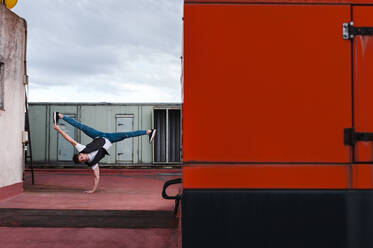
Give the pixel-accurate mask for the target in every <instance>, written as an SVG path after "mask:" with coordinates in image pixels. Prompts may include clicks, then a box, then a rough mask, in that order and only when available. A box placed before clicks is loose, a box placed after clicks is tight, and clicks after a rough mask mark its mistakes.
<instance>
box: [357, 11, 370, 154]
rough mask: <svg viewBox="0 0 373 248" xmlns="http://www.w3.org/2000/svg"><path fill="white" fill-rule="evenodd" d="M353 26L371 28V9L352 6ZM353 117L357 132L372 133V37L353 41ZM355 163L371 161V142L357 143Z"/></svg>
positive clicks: (359, 37) (358, 37) (358, 38)
mask: <svg viewBox="0 0 373 248" xmlns="http://www.w3.org/2000/svg"><path fill="white" fill-rule="evenodd" d="M353 21H354V25H355V26H362V27H371V26H373V7H372V6H370V7H369V6H354V7H353ZM353 42H354V54H355V57H354V61H355V62H354V72H355V73H354V74H355V77H354V105H355V108H354V110H355V111H354V115H355V129H356V131H358V132H373V97H372V92H373V83H372V82H373V70H372V68H373V37H370V36H364V37H361V36H357V37H356V38H355V39H354V41H353ZM355 152H356V157H357V161H372V160H373V146H372V143H371V142H359V143H358V144H357V145H356V149H355Z"/></svg>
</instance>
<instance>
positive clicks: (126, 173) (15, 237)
mask: <svg viewBox="0 0 373 248" xmlns="http://www.w3.org/2000/svg"><path fill="white" fill-rule="evenodd" d="M179 177H181V170H180V169H101V178H100V185H99V188H98V191H96V192H95V193H94V194H85V193H84V191H85V190H88V189H90V188H91V187H92V184H93V175H92V172H91V170H90V169H88V168H87V169H38V170H35V185H32V184H31V173H30V172H29V171H28V172H26V173H25V182H24V190H25V191H24V192H23V193H22V194H19V195H17V196H14V197H12V198H8V199H5V200H2V201H0V240H1V247H2V248H11V247H14V248H18V247H40V248H43V247H56V248H59V247H91V248H95V247H154V248H169V247H179V243H180V236H179V233H180V230H179V226H180V223H179V218H178V217H175V216H174V215H173V214H172V211H173V208H174V201H172V200H164V199H163V198H162V196H161V192H162V187H163V184H164V182H165V181H167V180H170V179H174V178H179ZM180 187H181V185H180V184H179V185H174V186H171V187H170V188H169V190H168V191H167V193H168V194H169V195H175V194H177V193H178V192H179V190H180ZM43 210H44V211H43ZM1 212H2V213H3V214H2V215H1Z"/></svg>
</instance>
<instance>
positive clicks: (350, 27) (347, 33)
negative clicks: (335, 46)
mask: <svg viewBox="0 0 373 248" xmlns="http://www.w3.org/2000/svg"><path fill="white" fill-rule="evenodd" d="M342 27H343V39H345V40H349V39H353V38H354V37H355V36H358V35H361V36H372V35H373V27H354V22H345V23H343V25H342Z"/></svg>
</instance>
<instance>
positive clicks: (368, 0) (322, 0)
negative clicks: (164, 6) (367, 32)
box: [184, 0, 373, 4]
mask: <svg viewBox="0 0 373 248" xmlns="http://www.w3.org/2000/svg"><path fill="white" fill-rule="evenodd" d="M184 2H185V3H278V4H283V3H305V4H310V3H311V4H312V3H319V4H336V3H339V4H349V3H351V4H372V3H373V1H372V0H185V1H184Z"/></svg>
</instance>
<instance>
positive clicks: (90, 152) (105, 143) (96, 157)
mask: <svg viewBox="0 0 373 248" xmlns="http://www.w3.org/2000/svg"><path fill="white" fill-rule="evenodd" d="M59 119H63V120H64V121H66V122H67V123H69V124H71V125H72V126H74V127H76V128H78V129H80V130H82V131H83V133H85V134H86V135H88V136H89V137H91V138H92V139H93V141H92V142H91V143H89V144H87V145H86V146H85V145H82V144H79V143H78V142H76V141H75V140H73V139H72V138H71V137H70V136H69V135H67V134H66V133H65V132H64V131H62V129H61V128H60V127H59V126H58V125H57V124H58V120H59ZM53 123H54V126H53V127H54V129H56V130H57V132H58V133H60V134H61V135H62V137H64V138H65V139H66V140H67V141H68V142H69V143H70V144H71V145H73V146H74V147H75V148H76V149H77V150H78V152H79V154H75V155H74V156H73V161H74V162H75V163H76V164H79V163H82V162H85V163H86V164H87V165H88V166H90V167H91V168H92V170H93V174H94V177H95V178H94V184H93V188H92V189H91V190H89V191H85V193H89V194H91V193H93V192H95V191H96V189H97V186H98V183H99V181H100V170H99V166H98V162H99V161H100V160H101V159H102V158H104V157H105V155H109V153H108V150H109V148H110V147H111V145H112V143H115V142H118V141H121V140H124V139H127V138H131V137H137V136H141V135H149V143H152V141H153V139H154V137H155V133H156V131H157V130H156V129H148V130H138V131H133V132H116V133H104V132H101V131H97V130H95V129H93V128H91V127H89V126H86V125H84V124H82V123H80V122H78V121H77V120H75V119H74V118H72V117H69V116H65V115H63V114H60V113H59V112H53Z"/></svg>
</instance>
